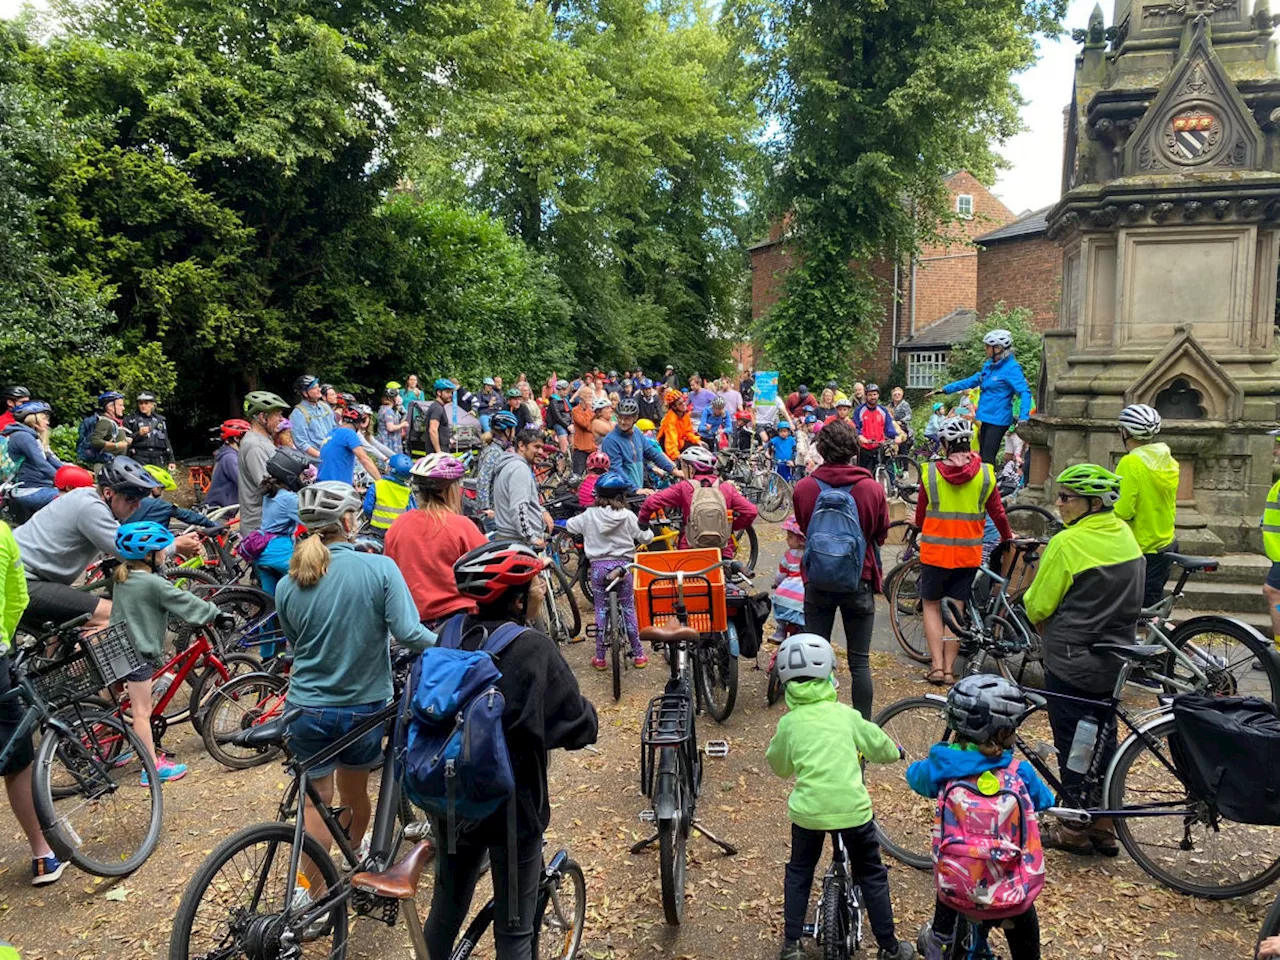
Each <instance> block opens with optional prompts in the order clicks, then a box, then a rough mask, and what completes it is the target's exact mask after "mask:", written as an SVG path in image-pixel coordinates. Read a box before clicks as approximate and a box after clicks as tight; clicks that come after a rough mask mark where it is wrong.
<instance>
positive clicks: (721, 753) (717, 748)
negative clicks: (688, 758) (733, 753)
mask: <svg viewBox="0 0 1280 960" xmlns="http://www.w3.org/2000/svg"><path fill="white" fill-rule="evenodd" d="M702 752H703V753H705V754H706V755H707V756H708V757H727V756H728V755H729V741H728V740H708V741H707V742H706V743H705V744H704V745H703V747H702Z"/></svg>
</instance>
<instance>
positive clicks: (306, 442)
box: [240, 374, 338, 503]
mask: <svg viewBox="0 0 1280 960" xmlns="http://www.w3.org/2000/svg"><path fill="white" fill-rule="evenodd" d="M293 389H294V391H295V392H296V393H297V394H298V405H297V406H296V407H294V408H293V412H292V413H291V414H289V422H290V423H292V424H293V445H294V446H295V447H297V448H298V449H299V450H301V451H302V452H303V453H305V454H306V455H307V456H308V457H319V456H320V448H321V447H323V446H324V442H325V440H327V439H328V438H329V434H331V433H333V430H334V427H336V426H337V425H338V422H337V420H336V419H334V413H333V407H331V406H330V405H329V404H328V403H326V402H325V401H324V400H323V396H324V387H322V386H321V384H320V379H319V378H318V377H313V376H311V375H310V374H303V375H302V376H300V377H299V378H298V379H297V380H295V381H294V382H293ZM330 389H331V390H332V389H333V388H332V387H330ZM334 397H335V399H336V397H337V394H336V393H335V394H334ZM241 457H242V458H243V454H241ZM240 502H241V503H244V501H243V500H242V501H240Z"/></svg>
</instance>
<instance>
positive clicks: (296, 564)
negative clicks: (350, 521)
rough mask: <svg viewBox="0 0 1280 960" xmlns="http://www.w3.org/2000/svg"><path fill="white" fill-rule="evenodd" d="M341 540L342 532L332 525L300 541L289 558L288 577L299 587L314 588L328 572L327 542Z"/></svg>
mask: <svg viewBox="0 0 1280 960" xmlns="http://www.w3.org/2000/svg"><path fill="white" fill-rule="evenodd" d="M340 539H343V536H342V530H341V528H340V527H337V526H335V525H333V524H330V525H329V526H327V527H323V528H321V529H320V530H318V531H316V532H315V533H312V534H311V535H310V536H308V537H305V538H304V539H302V540H300V541H299V542H298V544H297V545H296V546H295V547H294V548H293V556H292V557H290V558H289V576H290V577H292V578H293V581H294V583H296V584H297V585H298V586H300V587H314V586H315V585H316V584H317V583H319V582H320V578H321V577H323V576H324V575H325V574H326V573H328V572H329V561H330V560H331V559H332V557H333V554H332V553H330V552H329V541H330V540H340Z"/></svg>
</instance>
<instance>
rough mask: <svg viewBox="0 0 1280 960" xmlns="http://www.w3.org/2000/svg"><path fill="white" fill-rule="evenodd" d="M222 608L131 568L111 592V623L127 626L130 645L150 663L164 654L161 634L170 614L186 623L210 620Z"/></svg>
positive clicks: (142, 571)
mask: <svg viewBox="0 0 1280 960" xmlns="http://www.w3.org/2000/svg"><path fill="white" fill-rule="evenodd" d="M221 612H222V611H221V610H219V609H218V607H217V606H215V605H214V604H212V603H210V602H209V601H208V600H201V599H200V598H199V597H197V596H196V595H195V594H193V593H188V592H187V591H186V590H179V589H178V588H177V587H175V586H174V585H173V584H172V583H170V582H169V581H168V580H166V579H165V578H164V577H160V576H157V575H156V574H154V573H147V572H146V571H144V570H130V571H129V579H128V580H126V581H125V582H124V583H117V584H116V586H115V589H114V590H113V591H112V593H111V622H112V623H113V624H116V623H123V624H125V625H126V626H127V627H128V628H129V637H130V639H132V640H133V648H134V649H135V650H137V651H138V653H139V654H141V655H142V656H143V657H145V658H146V659H147V660H149V661H151V662H152V663H159V662H162V661H163V660H164V659H165V656H164V634H165V628H166V625H167V623H168V619H169V616H170V615H173V616H175V617H177V618H178V619H179V620H185V621H186V622H187V623H197V624H206V623H212V622H213V618H214V617H216V616H217V615H218V614H219V613H221Z"/></svg>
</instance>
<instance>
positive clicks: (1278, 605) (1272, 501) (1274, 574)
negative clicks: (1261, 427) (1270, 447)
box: [1262, 429, 1280, 649]
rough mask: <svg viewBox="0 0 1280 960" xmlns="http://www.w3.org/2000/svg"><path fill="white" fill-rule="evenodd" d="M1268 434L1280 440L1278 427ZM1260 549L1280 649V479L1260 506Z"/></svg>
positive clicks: (1265, 592) (1264, 592) (1274, 639)
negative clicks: (1265, 564)
mask: <svg viewBox="0 0 1280 960" xmlns="http://www.w3.org/2000/svg"><path fill="white" fill-rule="evenodd" d="M1270 435H1271V436H1273V437H1275V438H1276V439H1277V440H1280V429H1278V430H1271V431H1270ZM1262 550H1263V552H1264V553H1265V554H1266V555H1267V559H1268V560H1270V561H1271V572H1270V573H1268V574H1267V581H1266V583H1264V584H1263V585H1262V595H1263V597H1265V598H1266V601H1267V612H1268V613H1270V614H1271V639H1272V642H1273V643H1275V645H1276V648H1277V649H1280V480H1277V481H1276V483H1275V485H1274V486H1273V487H1272V488H1271V490H1270V491H1268V493H1267V502H1266V503H1265V504H1263V507H1262Z"/></svg>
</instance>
